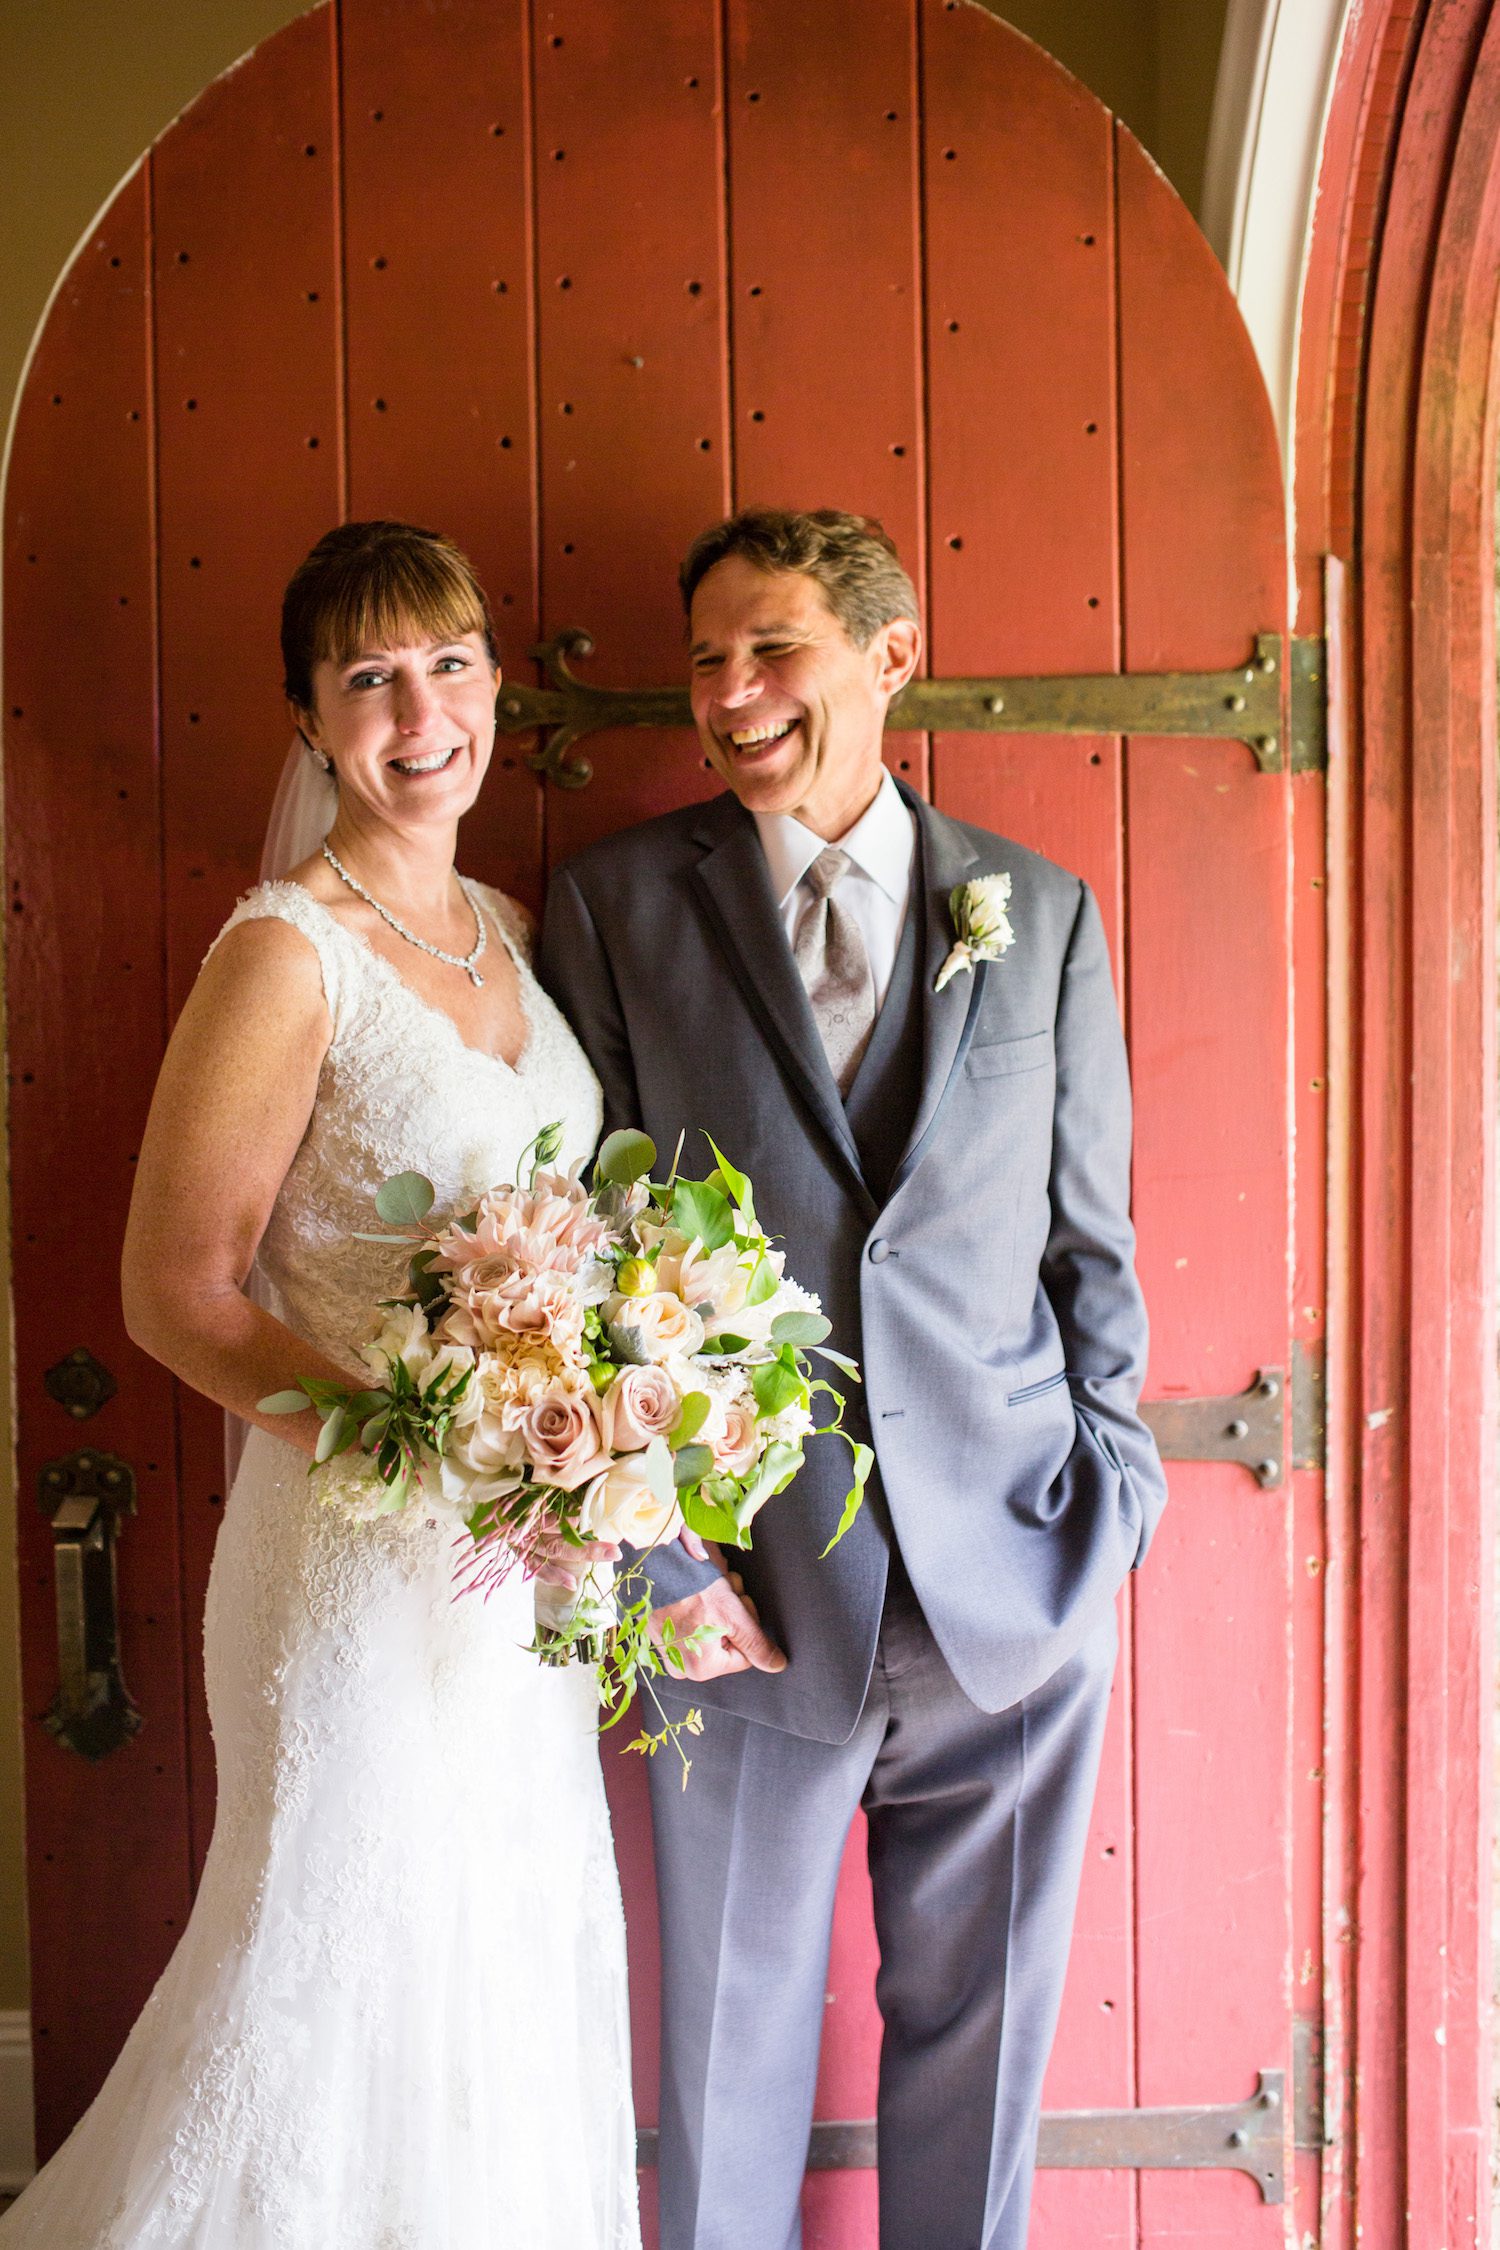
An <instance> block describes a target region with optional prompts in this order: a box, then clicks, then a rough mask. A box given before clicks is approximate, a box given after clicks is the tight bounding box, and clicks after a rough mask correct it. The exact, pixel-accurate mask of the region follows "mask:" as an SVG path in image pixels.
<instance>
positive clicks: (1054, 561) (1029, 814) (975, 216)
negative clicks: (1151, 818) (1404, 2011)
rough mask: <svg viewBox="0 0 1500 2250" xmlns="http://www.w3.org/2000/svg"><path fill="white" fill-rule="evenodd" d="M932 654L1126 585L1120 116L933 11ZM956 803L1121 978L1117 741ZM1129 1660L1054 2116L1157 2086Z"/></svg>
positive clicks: (1099, 2177)
mask: <svg viewBox="0 0 1500 2250" xmlns="http://www.w3.org/2000/svg"><path fill="white" fill-rule="evenodd" d="M923 23H924V52H923V83H924V88H925V102H924V117H923V148H924V176H925V183H926V244H927V289H926V308H925V309H926V350H927V359H928V367H929V376H928V389H929V408H928V413H929V431H930V439H929V443H930V464H931V465H930V477H931V498H930V511H931V558H932V559H931V607H932V624H931V665H932V669H933V671H934V672H935V673H936V674H938V675H939V676H952V675H954V674H980V675H984V674H1004V673H1007V672H1043V673H1045V672H1064V671H1072V670H1080V671H1104V672H1107V671H1111V670H1114V669H1116V668H1117V667H1118V664H1119V661H1120V619H1119V609H1118V599H1117V580H1118V571H1117V561H1116V545H1117V521H1116V518H1117V497H1116V472H1115V459H1116V427H1115V410H1116V402H1115V388H1116V386H1115V367H1114V354H1115V287H1114V180H1113V153H1112V148H1111V140H1110V126H1109V119H1108V117H1107V115H1106V113H1105V112H1104V111H1103V110H1102V109H1101V108H1100V106H1099V104H1098V102H1097V101H1096V100H1095V99H1094V97H1093V96H1092V95H1091V94H1089V93H1087V92H1086V91H1085V89H1084V88H1082V87H1081V86H1079V85H1078V84H1077V83H1076V82H1075V81H1074V80H1073V79H1071V78H1070V77H1068V75H1067V74H1066V73H1065V72H1064V71H1063V70H1062V69H1061V68H1060V67H1059V66H1058V65H1057V64H1056V63H1055V62H1053V61H1052V60H1051V58H1050V57H1048V56H1046V55H1044V54H1043V53H1042V51H1041V50H1040V49H1039V48H1036V47H1034V46H1032V45H1030V43H1029V42H1027V41H1025V40H1023V39H1021V38H1020V37H1019V36H1017V35H1015V34H1013V33H1011V32H1009V31H1005V30H1002V29H1001V28H1000V27H998V26H997V25H996V24H995V23H994V22H993V21H992V20H990V19H988V18H987V17H986V16H985V15H983V14H981V13H980V12H979V11H977V10H975V9H971V8H959V9H956V10H955V9H948V8H947V7H945V6H943V5H942V4H941V0H925V6H924V17H923ZM934 781H935V788H934V794H935V797H936V801H937V802H938V804H940V805H941V806H942V808H943V810H944V811H945V812H950V813H953V814H956V815H957V816H958V817H959V818H960V819H964V820H972V821H975V822H977V823H979V824H980V825H981V826H984V827H987V828H991V829H994V830H997V831H998V832H999V833H1001V834H1003V835H1006V836H1011V837H1014V838H1015V839H1016V840H1017V841H1018V842H1020V843H1023V844H1026V845H1027V846H1029V847H1030V848H1031V849H1033V850H1037V851H1041V852H1044V853H1046V854H1047V856H1048V857H1049V858H1052V859H1056V860H1059V861H1061V862H1062V864H1063V865H1064V866H1066V867H1069V868H1072V869H1074V870H1076V872H1077V873H1079V874H1080V875H1082V876H1083V877H1084V878H1085V879H1086V880H1087V881H1088V882H1089V883H1091V884H1092V886H1093V887H1094V889H1095V891H1096V892H1097V894H1098V897H1099V901H1100V906H1101V909H1102V911H1103V914H1104V917H1105V922H1106V927H1107V929H1108V931H1109V935H1110V938H1111V942H1112V944H1113V946H1114V950H1115V959H1116V969H1117V974H1118V975H1122V976H1123V968H1124V952H1123V944H1124V933H1123V928H1122V922H1121V912H1120V908H1121V868H1122V851H1121V833H1120V830H1121V794H1120V792H1121V777H1120V753H1119V745H1118V743H1117V742H1114V741H1108V740H1106V741H1084V742H1075V741H1064V740H1048V739H1045V738H1027V737H1020V736H1017V737H1012V738H1009V739H1007V738H1003V737H1000V738H989V737H984V736H973V735H964V736H948V737H943V736H939V737H938V738H937V740H936V742H935V744H934ZM1125 1608H1126V1615H1125V1618H1124V1631H1123V1633H1122V1644H1121V1659H1120V1666H1119V1671H1118V1673H1117V1677H1116V1684H1115V1694H1114V1698H1113V1702H1112V1707H1111V1713H1110V1723H1109V1730H1108V1734H1107V1737H1106V1744H1105V1750H1104V1757H1103V1763H1102V1766H1101V1773H1100V1783H1099V1791H1098V1796H1097V1799H1096V1803H1095V1810H1094V1818H1093V1826H1092V1829H1091V1832H1090V1839H1089V1846H1088V1854H1087V1858H1086V1861H1085V1867H1084V1876H1083V1883H1082V1888H1081V1894H1080V1900H1079V1910H1078V1919H1077V1925H1076V1931H1075V1936H1074V1944H1073V1955H1072V1964H1071V1968H1070V1973H1069V1980H1068V1988H1067V1993H1066V1996H1065V2000H1064V2006H1063V2014H1062V2019H1061V2022H1060V2025H1059V2029H1058V2037H1057V2043H1056V2046H1055V2049H1054V2052H1053V2061H1052V2068H1051V2071H1050V2073H1049V2078H1048V2084H1047V2092H1046V2102H1047V2106H1048V2107H1049V2108H1070V2109H1073V2108H1077V2109H1085V2108H1128V2107H1130V2106H1131V2105H1132V2104H1133V2103H1134V2101H1135V2099H1136V2089H1135V2077H1134V2043H1135V2025H1134V1999H1135V1995H1134V1989H1133V1966H1134V1965H1133V1959H1132V1950H1131V1940H1130V1931H1131V1913H1132V1893H1131V1884H1132V1866H1131V1840H1132V1806H1131V1758H1132V1743H1131V1724H1130V1717H1131V1655H1130V1633H1129V1616H1128V1604H1127V1605H1125ZM1133 2213H1134V2185H1133V2181H1132V2180H1131V2178H1130V2176H1129V2175H1127V2174H1118V2173H1114V2174H1093V2173H1066V2172H1064V2173H1047V2172H1043V2173H1039V2174H1038V2177H1037V2185H1036V2198H1035V2219H1034V2232H1036V2233H1037V2234H1038V2235H1040V2236H1041V2237H1042V2238H1044V2239H1046V2240H1048V2241H1054V2240H1055V2241H1057V2242H1059V2243H1063V2242H1066V2243H1070V2244H1071V2243H1074V2242H1077V2243H1079V2244H1082V2243H1084V2242H1087V2243H1089V2244H1090V2245H1092V2244H1095V2243H1100V2244H1102V2243H1111V2244H1114V2243H1119V2244H1122V2245H1123V2244H1127V2243H1130V2242H1132V2241H1133V2240H1134V2229H1133Z"/></svg>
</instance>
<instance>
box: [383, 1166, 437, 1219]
mask: <svg viewBox="0 0 1500 2250" xmlns="http://www.w3.org/2000/svg"><path fill="white" fill-rule="evenodd" d="M436 1201H437V1189H436V1188H435V1187H434V1186H433V1184H432V1182H431V1180H429V1179H428V1178H427V1176H426V1174H425V1173H422V1172H398V1173H397V1174H396V1175H395V1177H394V1179H389V1180H387V1181H386V1183H385V1185H384V1187H383V1188H382V1189H381V1190H380V1193H379V1194H378V1195H377V1196H376V1198H375V1208H376V1210H377V1211H378V1212H379V1214H380V1216H381V1218H382V1219H384V1220H385V1222H386V1225H387V1226H392V1227H415V1226H420V1225H421V1223H422V1221H423V1220H424V1219H425V1218H426V1216H427V1214H428V1212H429V1211H430V1210H431V1209H432V1206H433V1204H434V1203H435V1202H436Z"/></svg>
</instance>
